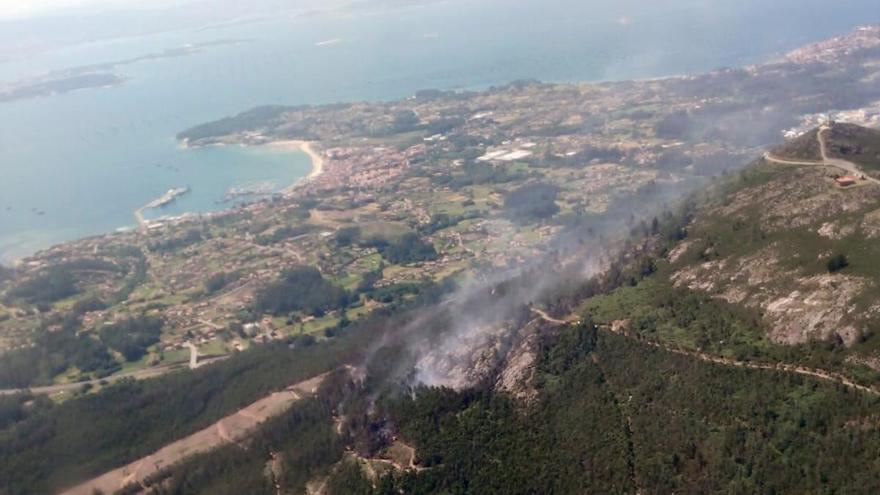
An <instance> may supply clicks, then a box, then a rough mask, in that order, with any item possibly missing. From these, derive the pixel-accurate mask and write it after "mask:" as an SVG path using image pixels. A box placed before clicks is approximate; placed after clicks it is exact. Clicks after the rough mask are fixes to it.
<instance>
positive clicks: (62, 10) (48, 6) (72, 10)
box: [0, 0, 188, 20]
mask: <svg viewBox="0 0 880 495" xmlns="http://www.w3.org/2000/svg"><path fill="white" fill-rule="evenodd" d="M179 3H188V2H174V1H173V0H0V20H14V19H32V18H35V17H46V16H53V15H58V14H77V13H96V12H102V11H108V10H119V9H143V8H156V7H163V6H170V5H174V4H179Z"/></svg>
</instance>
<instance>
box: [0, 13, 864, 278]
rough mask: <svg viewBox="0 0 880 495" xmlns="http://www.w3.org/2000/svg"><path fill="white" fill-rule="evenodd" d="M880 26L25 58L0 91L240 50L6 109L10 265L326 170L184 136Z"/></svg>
mask: <svg viewBox="0 0 880 495" xmlns="http://www.w3.org/2000/svg"><path fill="white" fill-rule="evenodd" d="M768 4H769V5H768ZM878 22H880V0H838V1H834V2H829V1H827V0H825V1H819V0H774V1H772V2H767V1H766V0H760V1H759V0H652V1H650V2H647V1H644V0H638V1H636V0H447V1H444V2H437V3H430V4H427V5H424V6H419V7H411V8H405V9H397V10H391V11H383V12H379V13H375V12H373V13H339V14H334V15H319V16H309V17H296V16H292V15H279V16H275V17H273V18H271V19H270V20H262V21H256V22H241V23H230V24H227V25H224V26H222V27H218V26H213V27H202V28H198V29H196V28H193V29H186V30H177V31H171V32H164V33H158V34H154V35H148V36H138V37H131V38H124V39H118V40H112V41H104V42H96V43H89V44H83V45H77V46H73V47H68V48H65V49H61V50H54V51H51V52H46V53H43V54H40V55H36V56H29V57H27V58H24V59H14V60H11V61H7V62H5V63H0V84H2V83H4V82H9V81H14V80H20V79H23V78H27V77H33V76H37V75H40V74H43V73H46V72H48V71H51V70H58V69H64V68H70V67H75V66H81V65H88V64H95V63H104V62H111V61H118V60H124V59H129V58H132V57H138V56H142V55H146V54H151V53H157V52H162V51H163V50H166V49H174V48H180V47H183V46H185V45H187V44H191V43H206V42H216V41H219V40H239V42H238V43H234V44H222V45H220V44H218V45H214V46H210V47H205V48H204V49H203V50H201V51H199V52H198V53H195V54H190V55H186V56H180V57H169V58H162V59H153V60H146V61H141V62H137V63H132V64H127V65H123V66H119V67H117V68H116V70H115V72H117V73H119V74H121V75H123V76H125V77H126V78H127V80H126V82H125V83H124V84H122V85H120V86H116V87H112V88H95V89H86V90H80V91H76V92H72V93H67V94H62V95H55V96H51V97H45V98H37V99H30V100H19V101H14V102H9V103H0V259H6V260H7V261H8V260H10V259H13V258H17V257H21V256H25V255H27V254H30V253H33V252H34V251H36V250H38V249H40V248H44V247H47V246H49V245H52V244H54V243H58V242H63V241H66V240H70V239H75V238H78V237H82V236H87V235H93V234H99V233H103V232H108V231H112V230H114V229H118V228H125V227H130V226H132V225H133V224H134V220H133V216H132V212H133V210H134V209H136V208H138V207H140V206H142V205H144V204H146V203H148V202H149V201H151V200H152V199H154V198H156V197H158V196H160V195H161V194H162V193H163V192H164V191H166V190H167V189H169V188H172V187H181V186H188V187H190V188H191V189H192V192H191V193H190V194H189V195H187V196H184V197H181V198H180V199H179V200H178V201H177V202H176V203H175V204H174V205H173V206H171V207H169V208H168V209H167V210H161V211H159V212H158V213H160V214H179V213H182V212H186V211H193V212H203V211H212V210H217V209H220V208H225V207H228V206H229V204H228V203H223V202H221V201H220V200H221V199H222V198H223V197H224V195H225V194H226V192H227V191H228V190H229V189H230V188H233V187H241V186H244V185H248V184H255V183H264V182H271V183H273V184H274V185H275V186H276V187H277V188H282V187H285V186H287V185H290V184H291V183H294V182H296V181H297V180H299V179H300V178H301V177H303V176H304V175H306V174H307V173H308V170H309V161H308V158H307V157H306V156H305V155H303V154H301V153H297V152H283V151H279V150H273V149H261V148H240V147H224V148H209V149H199V150H186V149H181V148H180V147H179V146H178V143H177V142H176V141H175V139H174V136H175V134H176V133H177V132H179V131H181V130H183V129H185V128H187V127H189V126H191V125H194V124H198V123H202V122H204V121H207V120H212V119H215V118H219V117H223V116H225V115H229V114H232V113H236V112H239V111H242V110H245V109H247V108H250V107H252V106H255V105H260V104H268V103H283V104H306V103H307V104H319V103H329V102H338V101H353V100H364V99H366V100H378V99H391V98H398V97H404V96H407V95H409V94H412V93H413V92H414V91H416V90H419V89H426V88H444V89H448V88H483V87H487V86H490V85H493V84H502V83H505V82H509V81H511V80H514V79H521V78H536V79H541V80H549V81H571V80H610V79H630V78H648V77H659V76H666V75H673V74H682V73H692V72H700V71H706V70H711V69H714V68H719V67H731V66H741V65H745V64H750V63H757V62H761V61H764V60H767V59H769V58H772V57H774V56H777V55H779V54H781V53H784V52H785V51H787V50H790V49H792V48H795V47H797V46H800V45H802V44H804V43H807V42H810V41H815V40H820V39H824V38H827V37H830V36H833V35H837V34H842V33H846V32H848V31H850V30H851V29H853V28H854V27H856V26H858V25H863V24H869V23H878ZM156 213H157V212H153V213H151V214H152V215H155V214H156Z"/></svg>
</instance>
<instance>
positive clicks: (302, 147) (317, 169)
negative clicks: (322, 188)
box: [265, 140, 325, 194]
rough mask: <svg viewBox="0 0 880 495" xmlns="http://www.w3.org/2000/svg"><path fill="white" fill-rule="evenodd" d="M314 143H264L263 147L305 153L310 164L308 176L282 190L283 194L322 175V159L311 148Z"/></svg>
mask: <svg viewBox="0 0 880 495" xmlns="http://www.w3.org/2000/svg"><path fill="white" fill-rule="evenodd" d="M313 145H314V143H313V142H312V141H301V140H288V141H272V142H269V143H266V144H265V146H271V147H274V148H280V149H283V150H288V151H300V152H302V153H305V154H306V155H307V156H308V157H309V160H311V162H312V170H311V171H310V172H309V175H307V176H305V177H303V178H301V179H299V180H297V181H296V182H294V183H293V184H291V185H290V186H288V187H286V188H284V189H283V190H282V192H283V193H285V194H287V193H290V192H291V191H293V190H294V189H296V188H297V187H299V186H300V185H301V184H303V182H304V181H313V180H315V179H317V178H318V177H320V176H321V174H323V173H324V164H325V160H324V157H323V156H321V154H320V153H318V152H317V151H315V149H314V147H313Z"/></svg>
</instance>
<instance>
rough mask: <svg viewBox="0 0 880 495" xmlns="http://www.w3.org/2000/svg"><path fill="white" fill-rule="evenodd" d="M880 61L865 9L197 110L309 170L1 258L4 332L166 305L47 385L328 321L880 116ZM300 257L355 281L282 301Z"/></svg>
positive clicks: (221, 136) (102, 327)
mask: <svg viewBox="0 0 880 495" xmlns="http://www.w3.org/2000/svg"><path fill="white" fill-rule="evenodd" d="M804 74H811V75H812V76H813V77H810V78H805V77H803V76H804ZM878 77H880V28H877V27H865V28H860V29H858V30H856V31H855V32H853V33H851V34H850V35H848V36H844V37H840V38H836V39H834V40H831V41H828V42H823V43H818V44H815V45H811V46H808V47H805V48H803V49H799V50H797V51H795V52H792V53H791V54H789V55H788V56H786V57H783V58H782V59H779V60H775V61H772V62H769V63H767V64H763V65H756V66H751V67H746V68H742V69H722V70H718V71H715V72H712V73H708V74H704V75H696V76H684V77H672V78H665V79H655V80H644V81H628V82H607V83H596V84H593V83H540V82H537V81H518V82H514V83H511V84H509V85H506V86H502V87H494V88H490V89H487V90H484V91H433V90H431V91H421V92H419V93H417V94H415V95H413V96H412V97H410V98H406V99H402V100H398V101H391V102H381V103H369V102H358V103H351V104H341V105H329V106H306V107H296V108H288V107H261V108H257V109H254V110H251V111H248V112H245V113H244V114H241V115H238V116H234V117H230V118H228V119H224V120H221V121H218V122H212V123H208V124H204V125H201V126H198V127H195V128H193V129H189V130H187V131H184V132H182V133H181V134H180V135H179V136H178V138H179V139H180V140H181V142H182V143H183V144H184V145H185V146H188V147H200V146H209V145H217V144H227V145H232V144H235V145H246V146H277V147H284V148H287V149H291V150H300V151H302V152H304V153H306V154H308V155H309V157H310V158H311V160H312V163H313V171H312V173H311V174H310V175H309V176H308V177H306V178H305V179H303V180H302V181H300V182H298V183H297V184H294V185H292V186H291V187H290V188H288V189H285V190H284V192H283V193H282V194H277V195H266V196H265V197H261V198H260V199H258V200H256V201H253V202H252V203H249V204H245V205H240V206H235V207H233V208H231V209H228V210H224V211H219V212H216V213H210V214H188V215H184V216H181V217H175V218H164V219H158V220H149V221H148V220H145V219H144V217H143V215H142V210H144V209H150V208H158V207H161V206H162V205H163V204H167V203H168V202H171V201H173V200H174V199H175V198H176V197H178V196H180V195H182V194H185V193H186V192H187V191H188V189H186V188H183V187H182V188H181V189H173V190H171V191H168V192H167V193H166V194H165V195H164V196H162V197H161V198H157V199H156V200H155V201H153V202H152V203H150V204H148V205H146V206H145V207H144V208H143V209H141V210H138V211H137V212H135V215H136V218H137V223H138V224H139V228H138V229H137V230H134V231H130V232H119V233H112V234H107V235H103V236H97V237H92V238H87V239H82V240H78V241H74V242H70V243H66V244H62V245H59V246H55V247H52V248H49V249H46V250H43V251H41V252H39V253H37V254H35V255H33V256H31V257H29V258H26V259H24V260H22V261H21V262H20V263H19V264H18V266H16V267H14V269H10V270H5V271H3V272H0V295H2V297H0V349H3V350H5V351H12V350H16V349H26V348H28V347H31V346H33V345H34V344H35V342H36V341H37V340H38V339H45V335H52V334H61V333H64V332H71V338H72V339H86V340H89V339H90V340H92V341H96V342H97V341H99V340H102V339H103V337H101V338H99V336H101V335H104V334H106V333H107V330H106V329H108V328H114V326H118V325H121V324H124V323H125V322H129V321H133V320H137V321H140V320H138V319H139V318H148V317H161V320H162V323H161V331H160V332H158V333H156V334H155V335H153V334H151V335H153V337H151V338H149V339H145V340H144V341H143V342H140V343H139V344H138V345H141V347H142V348H143V349H142V352H137V353H131V354H130V355H126V353H125V352H124V351H125V349H124V348H123V347H122V346H120V347H118V348H114V347H112V346H110V351H109V353H110V357H111V358H112V360H113V361H114V362H116V363H117V364H118V365H114V366H104V367H100V368H97V369H92V370H89V369H84V367H83V366H82V365H78V364H76V363H65V366H64V367H62V369H58V368H52V372H47V375H46V376H43V377H41V381H39V382H36V383H33V385H48V384H62V383H76V382H79V381H83V380H90V379H96V378H101V377H102V376H112V375H113V374H117V373H121V372H128V371H131V370H133V369H149V368H151V367H156V366H160V365H166V364H169V363H188V362H190V359H191V352H193V353H195V352H196V351H192V349H197V354H198V356H199V359H204V358H211V357H218V356H225V355H229V354H231V353H235V352H238V351H241V350H244V349H246V348H248V347H249V346H252V345H258V344H261V343H265V342H269V341H283V342H286V343H289V344H290V345H296V343H297V342H298V341H301V340H302V339H318V340H321V339H328V338H333V336H334V335H335V334H337V333H339V332H342V331H344V328H345V326H346V325H347V324H349V323H350V322H351V321H355V320H357V319H359V318H363V317H365V316H367V315H369V314H370V313H371V312H374V311H377V310H379V309H381V308H388V307H393V306H394V305H397V304H401V303H402V302H405V301H407V300H410V299H413V298H416V297H418V296H419V294H421V293H422V292H423V291H425V290H427V288H429V287H430V286H432V285H437V284H442V283H444V281H448V280H457V281H465V280H470V279H474V278H479V277H480V276H483V275H485V274H486V273H489V272H490V271H491V270H497V269H499V268H503V267H506V266H513V265H517V264H520V263H523V262H526V261H528V260H531V259H535V258H537V257H539V256H542V255H546V254H548V253H550V252H552V251H554V250H556V249H558V245H557V244H556V243H555V239H557V238H558V237H559V235H560V234H561V233H565V232H567V231H568V230H569V229H570V227H571V226H574V225H582V224H584V223H585V222H588V221H593V220H596V219H601V218H605V217H606V216H611V215H614V214H615V212H616V206H617V205H621V204H625V205H627V206H628V207H633V206H634V205H640V204H645V205H648V204H650V205H654V206H657V210H655V214H659V213H660V211H659V209H660V207H662V205H663V204H664V201H666V200H667V199H669V198H673V197H678V196H680V195H681V194H682V193H683V192H686V191H689V190H692V189H693V188H694V187H695V186H697V185H699V184H703V183H706V182H708V181H711V180H712V179H713V177H717V176H721V175H723V174H725V173H728V172H731V171H735V170H737V169H739V168H741V167H743V166H744V165H746V164H747V163H749V162H751V161H752V160H755V159H757V158H759V157H760V156H761V154H762V152H761V151H760V150H762V149H764V147H766V146H768V145H769V144H771V143H776V142H779V141H781V140H782V139H783V137H784V136H788V137H790V138H795V137H797V136H798V135H800V134H803V133H804V132H806V131H807V130H808V129H809V128H811V127H815V126H814V125H813V124H815V123H817V122H821V121H820V120H817V119H820V117H819V116H823V117H821V118H822V119H827V118H829V117H828V115H831V118H834V119H837V120H839V121H851V122H853V123H858V124H865V125H871V124H872V123H873V124H875V125H876V123H877V118H878V117H877V116H878V115H880V111H878V108H880V86H878V85H877V84H876V80H877V78H878ZM817 81H822V82H821V84H820V83H818V82H817ZM841 88H844V89H841ZM794 95H801V96H800V97H797V98H795V97H793V96H794ZM803 95H807V96H803ZM829 109H832V110H833V112H832V113H831V114H829ZM658 205H659V206H658ZM631 209H634V208H631ZM641 220H642V219H636V218H633V219H631V222H632V224H630V225H629V226H630V227H632V228H636V227H637V226H638V225H637V223H638V222H639V221H641ZM648 220H650V218H648ZM627 221H630V220H627ZM596 235H597V236H598V235H600V233H597V234H596ZM303 267H314V268H316V269H317V271H318V272H319V274H318V276H317V277H318V278H319V279H320V280H318V281H315V282H314V287H315V288H316V291H321V292H323V291H328V292H329V291H331V290H335V289H338V290H339V291H341V292H343V293H344V297H341V298H340V300H342V299H344V303H338V304H332V305H327V304H323V303H321V304H314V305H307V304H305V303H302V304H300V303H297V302H296V301H293V302H291V301H282V302H281V303H277V301H275V300H274V299H273V297H274V296H273V294H274V292H273V291H274V290H276V289H277V290H278V291H280V290H282V289H283V288H284V287H285V286H284V277H286V276H288V275H287V274H299V272H301V271H302V270H303ZM74 275H75V277H74ZM290 276H293V275H290ZM297 276H302V277H306V275H303V274H299V275H297ZM309 277H313V278H314V276H313V275H309ZM74 279H75V282H73V280H74ZM309 280H312V278H310V279H309ZM331 288H335V289H331ZM302 299H303V300H305V299H308V298H307V297H305V296H303V298H302ZM139 324H140V323H139ZM102 332H103V333H102ZM107 340H109V339H107ZM102 341H103V340H102ZM77 342H81V340H77ZM193 365H195V364H193ZM28 385H30V384H28Z"/></svg>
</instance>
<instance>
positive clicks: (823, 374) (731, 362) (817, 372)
mask: <svg viewBox="0 0 880 495" xmlns="http://www.w3.org/2000/svg"><path fill="white" fill-rule="evenodd" d="M532 311H533V312H534V313H535V314H537V315H539V316H540V317H541V318H543V319H544V321H547V322H549V323H553V324H555V325H567V324H570V323H571V322H570V321H565V320H560V319H557V318H553V317H551V316H550V315H548V314H547V313H546V312H545V311H542V310H540V309H538V308H532ZM599 328H600V329H602V330H605V331H608V332H613V333H616V334H618V335H622V336H624V337H627V338H629V339H634V340H638V341H639V342H641V343H643V344H645V345H649V346H651V347H654V348H657V349H661V350H663V351H666V352H671V353H673V354H678V355H680V356H688V357H691V358H695V359H699V360H700V361H704V362H707V363H713V364H720V365H723V366H731V367H734V368H745V369H750V370H764V371H783V372H786V373H794V374H796V375H803V376H809V377H812V378H817V379H819V380H823V381H826V382H832V383H836V384H839V385H843V386H845V387H847V388H850V389H853V390H858V391H859V392H864V393H866V394H871V395H880V390H877V389H875V388H873V387H867V386H865V385H859V384H858V383H855V382H853V381H852V380H850V379H849V378H847V377H845V376H843V375H841V374H839V373H834V372H831V371H826V370H821V369H816V368H807V367H805V366H799V365H794V364H787V363H775V364H772V363H753V362H750V361H737V360H735V359H730V358H726V357H722V356H715V355H712V354H708V353H705V352H699V351H691V350H685V349H680V348H678V347H674V346H671V345H669V344H665V343H661V342H657V341H651V340H645V339H643V338H640V336H638V335H632V334H630V333H629V332H627V331H626V330H625V329H623V328H615V327H614V326H613V325H612V326H602V327H599Z"/></svg>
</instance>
